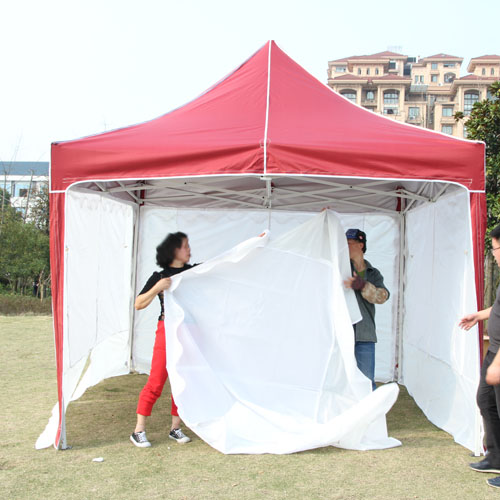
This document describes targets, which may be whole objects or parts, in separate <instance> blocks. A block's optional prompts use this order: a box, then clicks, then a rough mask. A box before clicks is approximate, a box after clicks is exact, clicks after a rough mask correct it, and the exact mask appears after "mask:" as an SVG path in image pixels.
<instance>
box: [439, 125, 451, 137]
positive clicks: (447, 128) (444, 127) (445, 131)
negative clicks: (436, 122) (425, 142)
mask: <svg viewBox="0 0 500 500" xmlns="http://www.w3.org/2000/svg"><path fill="white" fill-rule="evenodd" d="M441 132H443V134H448V135H453V125H442V126H441Z"/></svg>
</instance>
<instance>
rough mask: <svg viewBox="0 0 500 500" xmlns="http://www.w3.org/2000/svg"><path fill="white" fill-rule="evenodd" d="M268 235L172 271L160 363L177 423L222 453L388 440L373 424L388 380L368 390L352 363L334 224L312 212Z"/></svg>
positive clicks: (381, 411) (341, 253)
mask: <svg viewBox="0 0 500 500" xmlns="http://www.w3.org/2000/svg"><path fill="white" fill-rule="evenodd" d="M311 232H312V233H314V234H315V235H316V237H317V236H318V235H320V238H319V240H318V241H319V245H320V246H319V247H318V246H317V245H313V246H312V247H311V246H310V245H309V244H308V242H309V240H310V238H309V236H310V234H311ZM268 243H269V238H268V237H267V236H266V237H263V238H252V239H250V240H248V241H246V242H244V243H242V244H240V245H238V246H237V247H235V248H233V249H232V250H230V251H229V252H227V253H225V254H223V255H221V256H220V257H217V258H215V259H212V260H210V261H208V262H205V263H204V264H202V265H200V266H197V267H195V268H193V269H191V270H189V271H186V272H184V273H182V274H181V275H177V276H175V277H173V278H172V286H171V288H170V290H169V292H168V293H166V294H165V308H166V317H167V318H169V319H168V320H167V321H166V322H165V327H166V341H167V356H168V362H167V364H168V370H169V375H170V381H171V386H172V391H173V394H174V397H175V400H176V403H177V405H178V407H179V414H180V415H181V417H182V419H183V420H184V422H185V423H186V425H188V426H189V427H190V428H191V429H192V430H193V431H194V432H196V433H197V434H198V435H199V436H200V437H201V438H202V439H204V440H205V441H206V442H207V443H209V444H210V445H211V446H213V447H214V448H216V449H217V450H219V451H221V452H223V453H292V452H296V451H301V450H306V449H311V448H317V447H321V446H327V445H333V446H338V447H343V448H349V449H359V450H362V449H375V448H388V447H392V446H397V445H399V444H400V443H399V441H397V440H395V439H392V438H389V437H388V436H387V429H386V425H385V414H386V412H387V411H388V410H389V409H390V408H391V406H392V405H393V404H394V402H395V400H396V398H397V394H398V387H397V385H396V384H390V385H387V386H385V387H382V388H380V389H378V390H377V391H375V392H372V391H371V384H370V381H369V380H368V379H367V378H366V377H365V376H364V375H363V374H362V373H361V372H360V371H359V370H358V369H357V367H356V362H355V359H354V335H353V330H352V326H351V319H350V316H349V311H348V307H347V303H346V299H345V295H344V287H343V284H342V276H341V269H345V268H346V265H347V266H348V265H349V264H348V253H347V252H346V248H345V247H346V242H345V237H344V235H343V228H342V226H341V225H340V223H339V222H338V220H337V219H336V217H335V216H334V215H333V214H332V213H326V212H324V213H322V214H320V215H318V216H316V217H315V218H313V219H311V220H310V221H309V222H307V223H305V224H304V225H303V226H301V229H298V230H294V231H293V232H291V233H289V234H288V235H284V236H283V237H281V238H279V239H278V240H277V241H276V242H275V244H274V245H273V244H272V243H270V244H268ZM320 249H321V250H320ZM339 259H340V261H342V264H341V265H340V261H339ZM339 268H340V269H339Z"/></svg>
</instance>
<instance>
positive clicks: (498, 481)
mask: <svg viewBox="0 0 500 500" xmlns="http://www.w3.org/2000/svg"><path fill="white" fill-rule="evenodd" d="M486 482H487V483H488V484H489V485H490V486H493V488H500V476H497V477H494V478H492V479H486Z"/></svg>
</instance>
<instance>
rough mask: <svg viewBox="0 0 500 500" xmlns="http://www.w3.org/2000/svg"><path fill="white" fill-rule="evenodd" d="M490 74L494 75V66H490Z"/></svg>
mask: <svg viewBox="0 0 500 500" xmlns="http://www.w3.org/2000/svg"><path fill="white" fill-rule="evenodd" d="M490 74H491V76H494V75H495V68H491V71H490Z"/></svg>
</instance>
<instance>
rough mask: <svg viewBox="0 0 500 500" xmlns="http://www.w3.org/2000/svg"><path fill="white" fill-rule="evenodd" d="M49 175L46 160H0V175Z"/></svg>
mask: <svg viewBox="0 0 500 500" xmlns="http://www.w3.org/2000/svg"><path fill="white" fill-rule="evenodd" d="M32 173H33V175H35V176H46V177H48V176H49V162H48V161H0V175H31V174H32Z"/></svg>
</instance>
